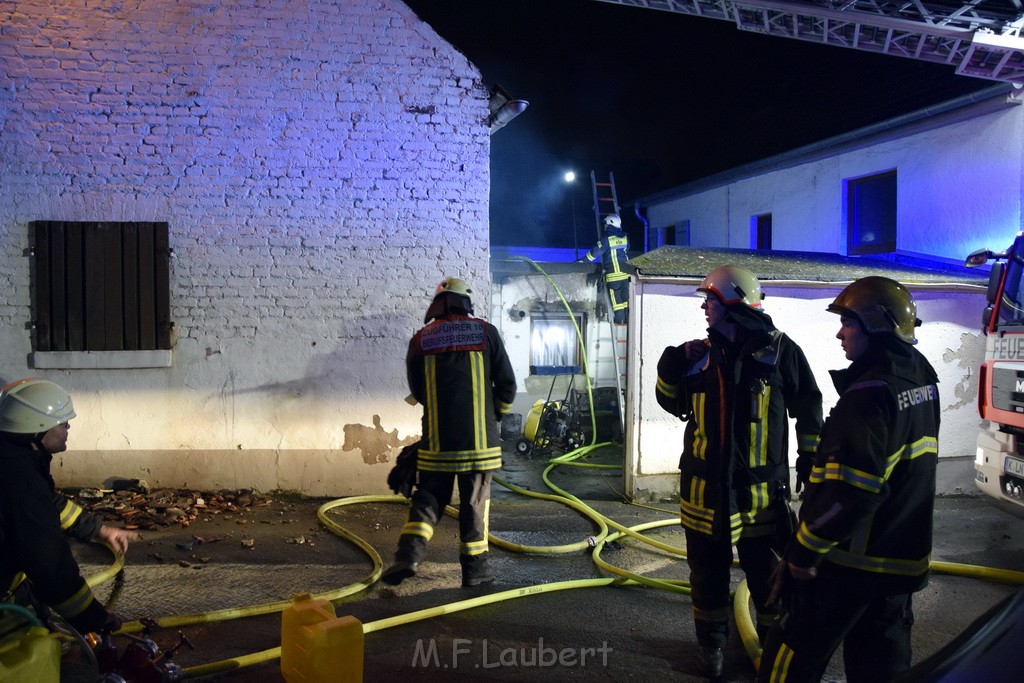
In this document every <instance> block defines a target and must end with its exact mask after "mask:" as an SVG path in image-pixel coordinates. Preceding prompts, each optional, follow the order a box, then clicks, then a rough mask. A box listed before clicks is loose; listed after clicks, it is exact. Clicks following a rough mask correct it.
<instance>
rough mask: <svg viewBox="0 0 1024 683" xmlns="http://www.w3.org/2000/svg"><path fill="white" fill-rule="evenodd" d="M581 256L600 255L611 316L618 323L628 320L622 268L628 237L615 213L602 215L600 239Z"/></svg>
mask: <svg viewBox="0 0 1024 683" xmlns="http://www.w3.org/2000/svg"><path fill="white" fill-rule="evenodd" d="M584 258H586V260H587V261H591V262H593V261H597V260H598V259H600V261H601V269H602V270H603V271H604V283H605V286H606V287H607V288H608V299H609V301H610V302H611V307H612V319H613V321H614V322H615V323H616V324H618V325H625V324H626V322H627V321H628V320H629V273H628V272H627V271H626V261H628V260H629V237H627V236H626V233H625V231H624V230H623V229H622V219H621V218H620V217H619V216H618V214H612V215H610V216H606V217H605V219H604V239H602V240H598V242H597V244H595V245H594V246H593V248H591V250H590V251H588V252H587V254H586V256H585V257H584Z"/></svg>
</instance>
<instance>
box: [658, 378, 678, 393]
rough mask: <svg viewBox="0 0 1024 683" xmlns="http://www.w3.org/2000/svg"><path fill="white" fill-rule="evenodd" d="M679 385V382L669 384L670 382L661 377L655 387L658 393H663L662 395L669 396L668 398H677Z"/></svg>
mask: <svg viewBox="0 0 1024 683" xmlns="http://www.w3.org/2000/svg"><path fill="white" fill-rule="evenodd" d="M678 386H679V385H678V384H669V383H668V382H666V381H665V380H663V379H662V378H660V377H659V378H658V384H657V385H656V386H655V388H656V389H657V391H658V393H659V394H661V395H662V396H667V397H668V398H675V397H676V388H677V387H678Z"/></svg>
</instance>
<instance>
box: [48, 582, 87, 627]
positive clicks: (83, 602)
mask: <svg viewBox="0 0 1024 683" xmlns="http://www.w3.org/2000/svg"><path fill="white" fill-rule="evenodd" d="M92 600H93V597H92V590H90V589H89V584H87V583H83V584H82V587H81V588H79V589H78V592H77V593H75V594H74V595H72V596H71V597H70V598H68V599H67V600H65V601H64V602H62V603H60V604H57V605H53V608H54V609H55V610H57V613H58V614H60V615H61V616H62V617H64V618H65V619H70V618H72V617H76V616H78V615H79V614H81V613H82V612H84V611H85V610H86V608H87V607H88V606H89V605H90V604H92Z"/></svg>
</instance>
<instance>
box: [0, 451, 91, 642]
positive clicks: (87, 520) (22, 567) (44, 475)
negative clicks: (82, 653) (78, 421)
mask: <svg viewBox="0 0 1024 683" xmlns="http://www.w3.org/2000/svg"><path fill="white" fill-rule="evenodd" d="M50 460H51V456H50V454H49V453H45V452H42V451H39V450H37V449H35V448H34V447H32V446H31V445H29V443H28V442H27V441H26V440H25V439H21V438H19V437H14V438H13V439H11V438H4V437H3V436H0V585H2V587H3V588H2V592H3V593H4V594H6V593H7V592H8V591H9V590H11V589H13V588H14V587H16V586H17V585H18V584H19V583H20V582H21V581H22V580H23V579H24V578H26V577H27V578H28V580H29V582H30V589H31V592H32V595H33V596H34V597H35V598H36V599H38V600H41V601H42V602H44V603H46V604H47V605H49V606H50V607H52V608H53V609H54V610H55V611H56V612H57V613H58V614H60V615H61V616H62V617H64V618H65V619H67V620H68V621H69V622H70V623H71V624H72V625H73V626H75V627H76V628H78V629H80V630H83V629H84V630H86V631H90V630H96V629H98V628H99V627H100V626H102V625H103V622H104V620H105V619H106V616H107V611H106V609H104V608H103V606H102V605H101V604H100V603H99V602H98V601H97V600H96V598H95V597H94V596H93V593H92V591H91V590H90V589H89V586H88V585H86V583H85V580H84V579H83V578H82V575H81V573H80V571H79V568H78V563H77V562H76V561H75V558H74V556H73V555H72V553H71V548H70V546H69V545H68V542H67V539H66V538H65V534H67V535H70V536H73V537H75V538H78V539H80V540H90V539H91V538H93V537H94V536H95V534H96V532H97V531H98V530H99V527H100V521H99V520H98V519H97V518H96V517H94V516H93V515H91V514H90V513H88V512H86V511H84V510H83V509H82V508H81V507H80V506H78V505H77V504H76V503H74V502H72V501H70V500H68V499H66V498H64V496H62V495H61V494H60V493H58V492H57V490H56V488H55V487H54V483H53V479H52V477H51V476H50Z"/></svg>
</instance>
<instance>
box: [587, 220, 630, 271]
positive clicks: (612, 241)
mask: <svg viewBox="0 0 1024 683" xmlns="http://www.w3.org/2000/svg"><path fill="white" fill-rule="evenodd" d="M597 259H601V266H602V268H603V269H604V279H605V280H606V281H607V282H616V281H618V280H625V279H628V278H629V273H627V272H626V271H625V270H624V269H623V266H624V265H625V263H626V261H628V260H629V238H628V237H626V233H625V232H623V231H622V230H615V229H610V230H608V231H607V232H606V234H605V237H604V239H602V240H598V242H597V244H595V245H594V247H593V248H592V249H591V250H590V251H588V252H587V260H588V261H596V260H597Z"/></svg>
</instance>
